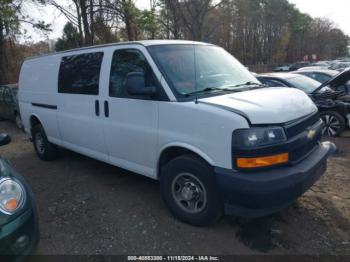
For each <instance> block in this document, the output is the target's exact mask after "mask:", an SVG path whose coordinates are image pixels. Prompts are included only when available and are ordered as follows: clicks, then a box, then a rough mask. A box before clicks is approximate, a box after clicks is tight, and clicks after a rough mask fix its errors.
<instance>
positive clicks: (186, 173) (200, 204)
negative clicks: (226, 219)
mask: <svg viewBox="0 0 350 262" xmlns="http://www.w3.org/2000/svg"><path fill="white" fill-rule="evenodd" d="M160 185H161V194H162V197H163V200H164V202H165V204H166V205H167V207H168V208H169V210H170V212H171V213H172V214H173V215H174V216H175V217H176V218H178V219H180V220H182V221H184V222H186V223H189V224H192V225H195V226H207V225H210V224H213V223H214V222H216V221H217V220H218V219H219V218H220V217H221V216H222V213H223V212H222V210H223V207H222V202H221V200H220V197H219V192H218V190H217V185H216V181H215V177H214V174H213V171H212V168H211V167H210V166H209V165H208V164H207V163H206V162H204V161H203V160H201V159H200V158H198V157H195V156H192V155H184V156H180V157H177V158H175V159H173V160H171V161H170V162H169V163H167V164H166V165H165V166H164V167H163V168H162V173H161V178H160Z"/></svg>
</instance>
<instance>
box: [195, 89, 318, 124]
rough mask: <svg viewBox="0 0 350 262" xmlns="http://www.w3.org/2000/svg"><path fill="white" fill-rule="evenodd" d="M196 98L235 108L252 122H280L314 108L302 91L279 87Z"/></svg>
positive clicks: (312, 110) (299, 116)
mask: <svg viewBox="0 0 350 262" xmlns="http://www.w3.org/2000/svg"><path fill="white" fill-rule="evenodd" d="M198 102H199V103H204V104H207V105H212V106H216V107H220V108H223V109H226V110H229V111H232V112H236V113H238V114H240V115H243V116H244V117H246V118H248V119H249V121H250V123H251V124H282V123H286V122H290V121H292V120H295V119H298V118H302V117H304V116H307V115H309V114H312V113H314V112H316V111H317V107H316V105H315V104H314V103H313V102H312V100H311V99H310V98H309V97H308V96H307V95H306V94H305V93H304V92H303V91H300V90H298V89H295V88H282V87H270V88H261V89H255V90H250V91H243V92H239V93H231V94H227V95H222V96H215V97H209V98H203V99H199V100H198Z"/></svg>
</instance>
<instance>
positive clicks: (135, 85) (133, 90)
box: [126, 72, 157, 96]
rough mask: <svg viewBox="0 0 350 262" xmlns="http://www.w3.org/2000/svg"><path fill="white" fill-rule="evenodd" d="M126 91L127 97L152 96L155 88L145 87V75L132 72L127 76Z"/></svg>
mask: <svg viewBox="0 0 350 262" xmlns="http://www.w3.org/2000/svg"><path fill="white" fill-rule="evenodd" d="M126 91H127V92H128V94H129V95H138V96H152V95H154V94H156V92H157V90H156V87H155V86H146V85H145V75H144V73H141V72H132V73H129V74H128V75H127V77H126Z"/></svg>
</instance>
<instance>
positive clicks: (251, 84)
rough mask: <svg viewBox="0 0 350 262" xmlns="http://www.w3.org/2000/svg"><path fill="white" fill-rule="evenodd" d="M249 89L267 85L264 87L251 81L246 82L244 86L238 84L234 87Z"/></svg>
mask: <svg viewBox="0 0 350 262" xmlns="http://www.w3.org/2000/svg"><path fill="white" fill-rule="evenodd" d="M244 86H246V87H249V86H254V88H256V87H266V85H263V84H260V83H255V82H252V81H249V82H246V83H244V84H238V85H234V86H233V87H244Z"/></svg>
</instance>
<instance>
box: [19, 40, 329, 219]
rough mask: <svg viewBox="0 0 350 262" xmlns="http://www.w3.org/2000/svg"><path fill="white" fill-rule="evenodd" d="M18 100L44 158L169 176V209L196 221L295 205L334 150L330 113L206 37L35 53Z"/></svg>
mask: <svg viewBox="0 0 350 262" xmlns="http://www.w3.org/2000/svg"><path fill="white" fill-rule="evenodd" d="M19 104H20V110H21V116H22V119H23V123H24V126H25V130H26V132H28V133H29V134H30V135H31V136H32V139H33V144H34V148H35V151H36V153H37V154H38V156H39V157H40V158H41V159H43V160H52V159H54V158H55V157H56V156H57V149H58V147H64V148H67V149H70V150H73V151H75V152H78V153H81V154H84V155H87V156H90V157H92V158H95V159H98V160H101V161H104V162H106V163H110V164H113V165H115V166H118V167H122V168H125V169H128V170H130V171H133V172H136V173H138V174H141V175H144V176H148V177H150V178H153V179H158V180H160V187H161V194H162V197H163V199H164V201H165V203H166V205H167V206H168V208H169V210H170V211H171V212H172V213H173V214H174V215H175V216H176V217H177V218H179V219H181V220H182V221H185V222H188V223H191V224H194V225H207V224H210V223H213V222H214V221H216V220H217V219H218V218H219V217H220V216H221V215H222V214H223V213H224V212H225V213H228V214H233V215H238V216H263V215H266V214H269V213H272V212H275V211H277V210H280V209H282V208H284V207H286V206H288V205H289V204H290V203H291V202H292V201H294V200H295V199H296V198H298V197H299V196H301V195H302V194H303V193H304V192H305V191H306V190H307V189H308V188H309V187H310V186H312V185H313V183H314V182H315V181H316V180H317V179H318V178H319V177H320V176H321V175H322V174H323V173H324V172H325V170H326V160H327V157H328V155H329V154H330V152H332V151H333V150H334V149H335V146H334V145H333V144H331V143H320V138H321V129H322V121H321V120H320V119H319V116H318V112H317V108H316V106H315V105H314V104H313V102H312V101H311V100H310V99H309V98H308V96H307V95H305V94H304V92H302V91H299V90H296V89H290V88H266V87H265V86H263V85H261V84H260V83H259V81H258V80H257V79H256V78H255V77H254V76H252V75H251V74H250V73H249V72H248V71H247V70H246V68H245V67H244V66H242V65H241V64H240V63H239V62H238V61H237V60H236V59H235V58H233V57H232V56H231V55H230V54H229V53H227V52H226V51H224V50H223V49H222V48H220V47H217V46H214V45H210V44H205V43H196V42H189V41H140V42H130V43H120V44H111V45H104V46H94V47H88V48H82V49H76V50H71V51H66V52H61V53H54V54H50V55H46V56H41V57H35V58H31V59H27V60H26V61H25V62H24V64H23V66H22V70H21V74H20V81H19ZM140 194H142V192H140Z"/></svg>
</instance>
